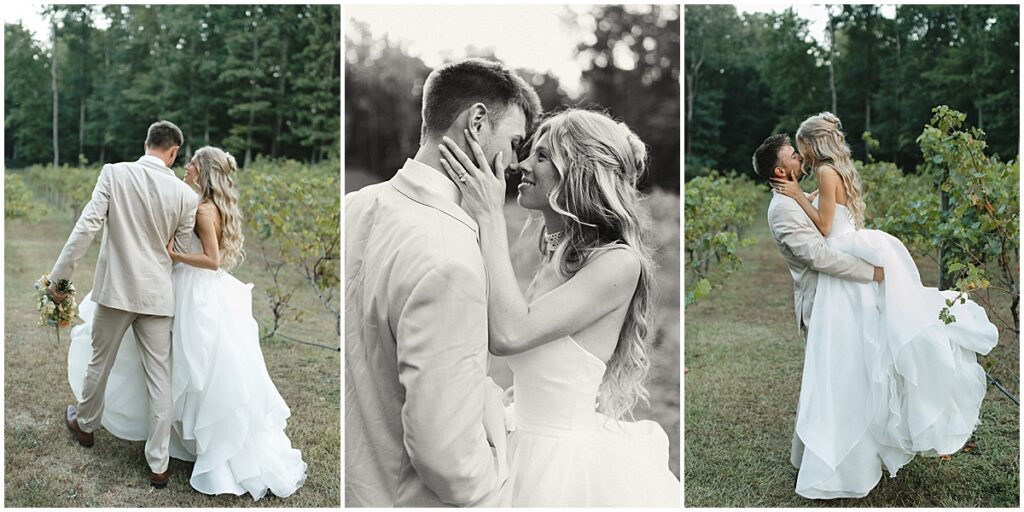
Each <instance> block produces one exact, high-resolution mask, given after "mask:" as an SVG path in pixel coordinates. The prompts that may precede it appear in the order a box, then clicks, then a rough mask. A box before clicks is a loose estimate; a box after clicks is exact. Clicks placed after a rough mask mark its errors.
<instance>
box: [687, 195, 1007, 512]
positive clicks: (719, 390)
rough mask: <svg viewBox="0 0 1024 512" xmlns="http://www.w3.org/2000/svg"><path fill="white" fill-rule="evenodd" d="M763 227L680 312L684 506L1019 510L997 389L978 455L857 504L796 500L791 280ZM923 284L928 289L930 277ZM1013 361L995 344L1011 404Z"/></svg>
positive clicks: (905, 474) (923, 471) (880, 489)
mask: <svg viewBox="0 0 1024 512" xmlns="http://www.w3.org/2000/svg"><path fill="white" fill-rule="evenodd" d="M763 218H764V217H763V215H761V216H758V217H757V219H758V221H756V222H755V225H753V226H751V227H750V232H749V235H750V236H751V237H752V238H753V239H754V240H755V241H756V243H755V245H753V246H752V247H748V248H746V249H744V250H742V251H741V257H742V258H743V260H744V265H743V268H742V269H741V270H740V271H739V272H737V273H736V274H734V275H732V276H730V277H729V278H727V279H726V280H725V281H724V283H723V285H724V286H723V287H721V288H717V287H716V288H715V289H714V291H713V292H712V295H711V296H709V297H708V298H706V299H704V300H703V301H702V302H699V303H697V304H695V305H692V306H691V307H689V308H688V309H687V310H686V330H685V333H686V350H685V365H684V366H685V367H686V369H687V372H688V373H687V374H686V376H685V377H686V382H685V390H684V393H685V397H686V400H685V409H686V412H685V415H686V436H685V439H686V450H685V470H684V473H685V503H686V506H687V507H816V506H833V507H835V506H838V507H853V506H856V507H1017V506H1018V504H1019V497H1020V479H1019V475H1020V467H1019V460H1020V442H1019V440H1020V420H1019V408H1018V406H1017V405H1015V404H1014V403H1013V402H1011V401H1010V400H1009V399H1008V398H1006V397H1005V396H1004V395H1002V394H1001V393H1000V392H999V391H998V390H996V389H995V387H993V386H989V391H988V395H987V397H986V399H985V401H984V403H983V405H982V410H981V420H982V421H981V425H980V426H979V427H978V429H977V430H976V431H975V436H974V441H975V442H976V443H977V445H978V448H977V449H975V450H972V451H970V452H969V453H965V452H963V451H961V452H959V453H957V454H955V455H953V456H952V459H951V460H948V461H944V460H941V459H938V458H924V457H917V458H915V459H914V460H913V461H912V462H911V463H910V464H908V465H907V466H905V467H904V468H903V469H901V470H900V472H899V475H898V476H897V477H896V478H895V479H890V478H888V476H885V475H884V476H883V477H882V481H881V482H880V483H879V485H878V486H877V487H876V488H875V489H874V490H873V491H872V492H871V494H869V495H868V496H867V497H865V498H863V499H859V500H851V499H844V500H831V501H813V500H807V499H804V498H801V497H800V496H798V495H797V494H796V493H795V492H794V490H793V489H794V486H795V483H796V475H797V470H796V469H795V468H793V467H792V466H791V465H790V463H789V450H790V439H791V436H792V433H793V426H794V421H795V417H796V405H797V397H798V396H799V391H800V375H801V372H802V370H803V341H802V338H801V337H800V335H799V334H797V332H796V328H795V326H794V320H793V292H792V290H793V284H792V280H791V278H790V275H789V272H788V270H787V267H786V263H785V261H784V260H783V258H782V256H781V255H779V253H778V251H777V250H776V248H775V245H774V243H773V242H772V240H771V236H770V234H769V232H768V227H767V225H766V224H765V222H763ZM918 263H919V265H921V264H922V263H926V262H921V261H919V262H918ZM921 274H922V276H923V278H924V280H925V284H927V285H929V286H934V285H935V283H934V282H929V279H931V278H933V277H934V276H935V275H936V272H935V269H934V266H932V267H928V266H927V265H924V266H923V268H921ZM931 280H932V281H934V279H931ZM1019 353H1020V343H1019V340H1018V339H1017V338H1016V337H1014V336H1013V335H1012V333H1001V336H1000V342H999V346H997V347H996V348H995V349H994V350H993V352H992V354H993V355H994V356H995V357H996V358H998V359H999V360H1000V361H1002V362H1003V365H1001V366H997V367H995V368H992V369H991V372H992V373H993V374H994V376H995V377H996V378H997V379H999V380H1000V381H1001V382H1003V383H1004V384H1005V385H1006V386H1007V387H1008V388H1010V391H1011V392H1012V393H1013V394H1014V396H1019V392H1020V388H1019V368H1018V366H1017V362H1018V360H1019ZM982 362H984V360H982Z"/></svg>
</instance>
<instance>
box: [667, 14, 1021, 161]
mask: <svg viewBox="0 0 1024 512" xmlns="http://www.w3.org/2000/svg"><path fill="white" fill-rule="evenodd" d="M685 9H686V10H685V19H686V30H685V38H686V41H685V45H686V46H685V47H686V55H685V59H686V72H685V81H686V83H685V86H684V87H685V99H684V101H685V102H686V119H685V125H686V130H685V133H686V135H685V142H684V146H685V155H686V169H687V171H686V172H687V177H692V176H696V175H700V174H704V173H706V172H707V170H708V169H719V170H723V171H725V170H738V171H740V172H742V173H747V172H748V171H749V169H750V157H751V155H752V154H753V152H754V149H755V148H756V147H757V146H758V145H759V144H760V143H761V141H763V140H764V139H765V138H766V137H767V136H769V135H771V134H773V133H780V132H785V133H790V134H793V133H795V132H796V128H797V127H798V126H799V123H800V122H801V121H803V119H805V118H806V117H808V116H810V115H813V114H816V113H818V112H820V111H823V110H830V111H832V112H834V113H836V114H837V115H838V116H839V117H840V119H842V121H843V129H844V131H845V132H846V134H847V140H848V142H849V143H850V145H851V147H852V149H853V152H854V157H855V158H857V159H859V160H863V161H867V160H869V159H875V160H879V161H888V162H893V163H895V164H896V165H897V166H898V167H900V168H902V169H905V170H909V171H913V169H915V168H916V167H917V166H918V165H919V164H921V163H923V159H922V153H921V150H920V148H919V147H918V145H917V143H916V142H915V138H916V137H917V135H919V134H920V133H921V129H922V127H923V126H925V125H926V124H928V122H929V120H930V118H931V115H932V112H931V109H932V107H933V106H934V105H940V104H943V105H949V106H950V107H951V108H954V109H956V110H958V111H961V112H963V113H965V114H966V115H967V121H966V122H967V123H969V124H971V125H974V126H976V127H977V128H979V129H981V130H983V131H984V132H985V133H986V134H987V143H988V147H989V149H990V150H991V151H992V152H994V153H995V154H997V155H1001V156H1003V157H1004V158H1009V159H1012V158H1013V157H1014V156H1015V155H1017V154H1018V152H1019V150H1018V139H1019V124H1018V119H1019V112H1020V101H1019V96H1018V84H1019V77H1018V75H1017V73H1018V72H1019V69H1018V66H1019V64H1018V63H1019V59H1020V45H1019V41H1018V34H1019V28H1018V27H1019V6H1016V5H970V6H967V5H899V6H896V7H895V16H894V17H887V16H885V15H883V14H882V8H881V6H878V5H841V6H840V5H833V6H829V8H828V13H829V16H828V25H827V35H826V37H825V38H824V41H822V42H818V41H817V40H815V39H814V38H812V37H811V36H810V33H809V22H808V20H806V19H803V18H800V17H799V16H797V15H796V14H795V13H794V12H793V10H792V9H788V10H786V11H784V12H782V13H742V14H740V13H738V12H737V11H736V8H735V7H733V6H729V5H688V6H686V8H685ZM865 132H869V133H870V137H866V138H862V135H863V134H864V133H865ZM872 140H873V141H876V142H877V145H875V144H874V142H872Z"/></svg>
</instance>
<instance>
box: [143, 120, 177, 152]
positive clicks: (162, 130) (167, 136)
mask: <svg viewBox="0 0 1024 512" xmlns="http://www.w3.org/2000/svg"><path fill="white" fill-rule="evenodd" d="M184 143H185V136H183V135H182V134H181V128H178V127H177V126H175V125H174V123H172V122H170V121H157V122H155V123H153V124H151V125H149V132H147V133H146V147H148V148H153V149H170V148H172V147H174V146H180V145H182V144H184Z"/></svg>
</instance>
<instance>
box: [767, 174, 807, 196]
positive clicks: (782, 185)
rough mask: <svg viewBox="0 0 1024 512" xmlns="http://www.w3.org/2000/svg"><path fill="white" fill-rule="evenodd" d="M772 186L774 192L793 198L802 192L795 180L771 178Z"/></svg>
mask: <svg viewBox="0 0 1024 512" xmlns="http://www.w3.org/2000/svg"><path fill="white" fill-rule="evenodd" d="M772 188H774V189H775V191H776V192H778V193H780V194H782V195H785V196H789V197H792V198H794V199H796V197H797V195H803V193H804V191H803V190H802V189H801V188H800V184H799V183H797V182H796V181H784V180H780V179H778V178H772Z"/></svg>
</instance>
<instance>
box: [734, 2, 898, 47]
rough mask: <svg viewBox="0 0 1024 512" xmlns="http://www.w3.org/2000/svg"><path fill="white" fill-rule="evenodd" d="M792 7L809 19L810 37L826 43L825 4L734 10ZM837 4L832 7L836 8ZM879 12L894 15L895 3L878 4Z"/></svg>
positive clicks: (747, 8)
mask: <svg viewBox="0 0 1024 512" xmlns="http://www.w3.org/2000/svg"><path fill="white" fill-rule="evenodd" d="M788 7H792V8H793V10H794V11H795V12H796V14H797V16H800V17H801V18H804V19H807V20H809V21H810V24H809V26H808V30H810V33H811V37H813V38H814V39H815V40H817V41H818V43H821V44H827V42H828V41H827V39H826V35H825V34H827V33H828V11H826V10H825V4H793V3H774V2H768V3H757V4H736V10H737V11H739V12H740V13H744V12H782V11H785V10H786V8H788ZM838 8H839V6H838V5H837V6H835V7H833V9H837V10H838ZM880 12H881V14H882V16H884V17H886V18H890V19H892V18H895V17H896V6H895V5H882V6H880Z"/></svg>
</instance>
